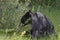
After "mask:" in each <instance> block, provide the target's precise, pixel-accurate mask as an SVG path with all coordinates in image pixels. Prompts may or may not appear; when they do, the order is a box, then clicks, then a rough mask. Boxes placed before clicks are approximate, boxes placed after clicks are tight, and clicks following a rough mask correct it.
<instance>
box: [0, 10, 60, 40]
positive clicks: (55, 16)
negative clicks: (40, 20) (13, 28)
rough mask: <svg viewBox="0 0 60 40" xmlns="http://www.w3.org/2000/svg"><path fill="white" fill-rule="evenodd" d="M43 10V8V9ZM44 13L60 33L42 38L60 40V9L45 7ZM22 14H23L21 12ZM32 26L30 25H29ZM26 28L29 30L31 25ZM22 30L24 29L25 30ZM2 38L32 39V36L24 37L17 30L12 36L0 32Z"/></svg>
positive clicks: (11, 39)
mask: <svg viewBox="0 0 60 40" xmlns="http://www.w3.org/2000/svg"><path fill="white" fill-rule="evenodd" d="M41 12H42V10H41ZM43 13H44V14H45V15H46V16H48V18H49V19H50V20H51V21H52V23H53V24H54V26H55V31H56V32H57V34H58V38H56V37H55V36H53V35H50V36H49V37H41V38H40V40H60V26H59V25H60V10H54V9H52V10H50V11H49V10H48V9H44V10H43ZM21 15H22V14H21ZM27 26H30V25H27ZM23 29H24V30H28V29H29V27H24V28H23ZM24 30H22V31H24ZM0 40H30V36H29V37H25V36H24V37H22V36H21V35H20V34H19V35H17V34H16V32H14V34H13V35H11V36H7V34H4V33H3V32H2V33H1V34H0Z"/></svg>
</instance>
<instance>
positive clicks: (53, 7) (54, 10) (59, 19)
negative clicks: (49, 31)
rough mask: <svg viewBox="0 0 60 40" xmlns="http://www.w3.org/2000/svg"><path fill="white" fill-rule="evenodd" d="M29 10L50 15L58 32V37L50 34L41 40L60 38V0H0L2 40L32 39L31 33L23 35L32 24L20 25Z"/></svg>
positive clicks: (0, 33) (0, 31)
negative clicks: (26, 35)
mask: <svg viewBox="0 0 60 40" xmlns="http://www.w3.org/2000/svg"><path fill="white" fill-rule="evenodd" d="M29 10H31V11H32V12H42V13H44V14H45V15H46V16H48V18H49V19H50V20H51V21H52V23H53V24H54V26H55V30H56V32H57V34H58V37H57V38H56V37H55V36H52V35H50V37H44V38H42V37H41V38H40V40H60V0H0V40H30V35H29V36H28V37H22V36H21V32H23V31H27V30H30V29H31V26H30V24H28V25H26V26H25V27H21V26H19V23H20V19H21V17H22V16H23V15H24V14H25V13H26V12H27V11H29ZM18 30H20V31H18Z"/></svg>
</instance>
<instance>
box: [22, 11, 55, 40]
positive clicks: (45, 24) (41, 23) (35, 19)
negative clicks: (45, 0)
mask: <svg viewBox="0 0 60 40" xmlns="http://www.w3.org/2000/svg"><path fill="white" fill-rule="evenodd" d="M28 18H30V24H31V25H32V29H31V30H30V32H31V38H32V40H33V38H34V37H36V38H39V37H40V36H45V35H49V34H52V33H53V32H54V25H53V24H52V22H51V21H50V20H49V19H48V18H47V17H46V16H45V15H44V14H42V13H40V12H35V13H34V12H31V11H29V12H27V13H26V14H25V15H24V16H23V17H22V18H21V23H23V24H25V21H26V20H27V19H28ZM27 24H29V23H27Z"/></svg>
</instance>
